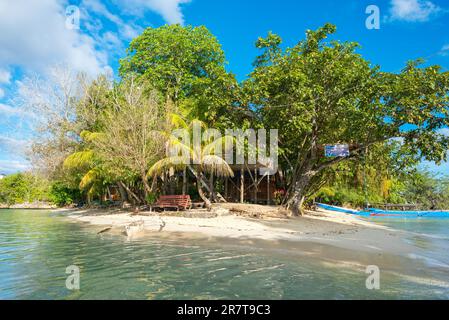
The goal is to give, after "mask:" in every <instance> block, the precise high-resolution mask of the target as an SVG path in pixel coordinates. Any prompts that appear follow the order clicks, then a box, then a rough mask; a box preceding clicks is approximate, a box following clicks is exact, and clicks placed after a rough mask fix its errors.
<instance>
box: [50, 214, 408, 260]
mask: <svg viewBox="0 0 449 320" xmlns="http://www.w3.org/2000/svg"><path fill="white" fill-rule="evenodd" d="M53 211H54V212H58V213H61V214H64V215H65V216H67V217H68V218H70V219H72V220H74V221H78V222H83V223H88V224H90V225H92V226H98V232H100V231H102V230H104V229H105V228H110V230H113V231H114V232H116V233H117V232H119V233H120V232H123V231H124V228H125V226H126V225H129V224H130V223H133V222H140V221H142V222H143V228H144V232H142V233H143V234H137V235H135V236H131V238H134V237H141V236H143V235H145V234H152V235H156V236H165V235H170V234H174V233H178V234H197V235H199V236H203V237H208V238H222V239H230V240H240V241H251V240H252V241H265V242H272V243H273V242H289V243H302V244H307V243H308V244H310V243H315V244H321V245H330V246H333V247H336V248H340V249H345V250H352V251H357V252H363V253H372V254H393V255H405V256H407V255H408V254H411V253H413V251H414V250H413V248H412V247H411V246H410V245H407V244H406V243H405V242H404V241H402V239H403V231H400V230H394V229H390V228H387V227H384V226H381V225H377V224H375V223H372V222H369V221H366V220H363V219H361V218H359V217H356V216H352V215H348V214H345V213H339V212H331V211H327V210H323V209H319V210H317V211H307V214H306V215H305V216H303V217H290V218H280V217H269V218H265V219H254V218H249V217H242V216H238V215H235V214H232V212H229V210H228V209H225V208H223V207H222V206H216V207H215V208H214V209H213V211H215V212H217V213H218V214H217V215H216V216H215V217H207V218H203V217H195V213H197V214H204V211H201V210H190V211H189V212H188V213H189V214H190V215H192V216H193V217H180V216H173V215H168V214H157V213H142V214H145V215H135V214H131V213H130V212H127V211H122V210H118V209H116V210H107V209H106V210H99V209H87V210H83V209H76V210H74V209H57V210H53ZM108 231H109V230H108Z"/></svg>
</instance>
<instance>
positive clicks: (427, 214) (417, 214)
mask: <svg viewBox="0 0 449 320" xmlns="http://www.w3.org/2000/svg"><path fill="white" fill-rule="evenodd" d="M316 205H317V207H318V208H322V209H325V210H330V211H335V212H343V213H349V214H354V215H358V216H362V217H373V218H402V219H404V218H406V219H416V218H449V211H392V210H381V209H374V208H370V209H366V210H362V211H359V210H353V209H347V208H342V207H337V206H331V205H328V204H324V203H317V204H316Z"/></svg>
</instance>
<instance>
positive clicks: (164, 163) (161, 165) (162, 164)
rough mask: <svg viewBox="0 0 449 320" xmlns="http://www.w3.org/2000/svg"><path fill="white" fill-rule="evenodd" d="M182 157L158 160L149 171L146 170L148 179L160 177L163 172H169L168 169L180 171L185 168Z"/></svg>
mask: <svg viewBox="0 0 449 320" xmlns="http://www.w3.org/2000/svg"><path fill="white" fill-rule="evenodd" d="M185 160H186V159H184V157H179V156H176V157H167V158H165V159H162V160H159V161H158V162H156V163H155V164H154V165H153V166H152V167H151V168H150V170H148V173H147V176H148V177H154V176H161V175H162V174H163V173H164V172H165V171H167V170H169V169H170V168H173V169H175V170H182V169H184V168H185V167H186V165H187V164H186V163H185Z"/></svg>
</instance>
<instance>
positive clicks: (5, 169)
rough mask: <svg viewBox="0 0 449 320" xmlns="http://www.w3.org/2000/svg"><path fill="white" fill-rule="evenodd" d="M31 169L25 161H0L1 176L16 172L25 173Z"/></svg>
mask: <svg viewBox="0 0 449 320" xmlns="http://www.w3.org/2000/svg"><path fill="white" fill-rule="evenodd" d="M30 168H31V166H30V164H29V163H28V162H26V161H19V160H0V172H1V173H3V174H10V173H14V172H18V171H26V170H29V169H30Z"/></svg>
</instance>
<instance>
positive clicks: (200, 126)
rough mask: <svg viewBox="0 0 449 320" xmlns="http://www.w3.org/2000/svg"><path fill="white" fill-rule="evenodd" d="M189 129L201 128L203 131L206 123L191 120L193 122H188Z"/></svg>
mask: <svg viewBox="0 0 449 320" xmlns="http://www.w3.org/2000/svg"><path fill="white" fill-rule="evenodd" d="M189 127H190V128H194V127H197V128H202V129H204V130H206V129H207V125H206V123H204V122H203V121H201V120H198V119H193V120H192V121H191V122H190V124H189Z"/></svg>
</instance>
